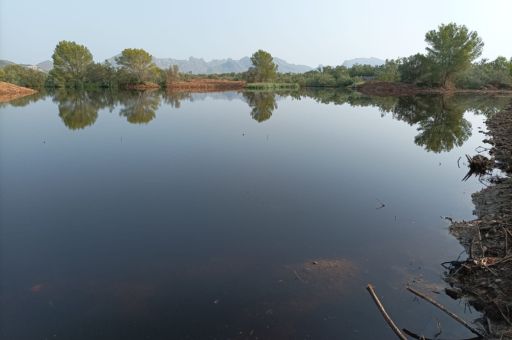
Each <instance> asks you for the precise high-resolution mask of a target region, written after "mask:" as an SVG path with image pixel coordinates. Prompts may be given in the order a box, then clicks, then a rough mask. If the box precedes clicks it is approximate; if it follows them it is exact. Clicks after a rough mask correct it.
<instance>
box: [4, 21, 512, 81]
mask: <svg viewBox="0 0 512 340" xmlns="http://www.w3.org/2000/svg"><path fill="white" fill-rule="evenodd" d="M425 42H426V43H427V47H426V52H425V53H423V54H422V53H418V54H415V55H412V56H409V57H405V58H397V59H392V60H386V62H385V63H384V64H383V65H380V66H371V65H354V66H352V67H350V68H347V67H345V66H334V67H333V66H325V67H319V68H317V69H316V70H313V71H309V72H305V73H301V74H291V73H278V67H277V65H276V64H275V63H274V61H273V57H272V55H271V54H270V53H268V52H266V51H263V50H258V51H257V52H255V53H254V54H253V55H252V57H251V61H252V64H253V66H252V67H251V68H249V70H248V71H246V72H241V73H228V74H215V75H192V74H187V73H182V72H180V71H179V69H178V67H177V66H176V65H172V66H170V67H169V68H168V69H165V70H164V69H160V68H158V67H157V66H156V65H155V64H154V63H153V58H152V56H151V54H149V53H148V52H146V51H145V50H143V49H137V48H127V49H125V50H123V51H122V53H121V55H120V56H118V57H116V58H115V63H114V64H112V63H110V62H108V61H105V62H102V63H96V62H94V60H93V56H92V54H91V52H90V51H89V49H88V48H87V47H86V46H83V45H80V44H78V43H76V42H73V41H61V42H59V43H58V44H57V46H56V47H55V50H54V53H53V55H52V59H53V65H54V66H53V69H52V70H51V71H50V72H49V73H48V74H46V73H44V72H40V71H37V70H32V69H28V68H25V67H23V66H20V65H8V66H5V67H4V68H1V69H0V80H2V81H6V82H10V83H14V84H18V85H21V86H26V87H33V88H38V87H68V88H89V87H103V88H117V87H125V86H127V85H129V84H144V83H155V84H158V85H160V86H166V84H169V83H170V82H174V81H179V80H190V79H192V78H216V79H228V80H245V81H247V82H249V83H271V84H276V83H283V84H298V85H299V86H301V87H349V86H353V85H355V84H358V83H360V82H363V81H366V80H381V81H388V82H403V83H409V84H414V85H416V86H424V87H444V88H454V87H457V88H462V89H486V88H498V89H512V58H510V59H507V58H505V57H498V58H496V59H495V60H492V61H489V60H486V59H483V60H480V61H478V62H475V60H477V59H478V58H479V57H480V56H481V54H482V49H483V46H484V43H483V41H482V39H481V38H480V37H479V36H478V34H477V32H474V31H470V30H469V29H468V28H467V27H466V26H464V25H457V24H454V23H450V24H447V25H444V24H443V25H440V26H439V27H438V28H437V29H436V30H431V31H429V32H427V33H426V35H425Z"/></svg>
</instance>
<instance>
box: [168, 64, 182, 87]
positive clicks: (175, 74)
mask: <svg viewBox="0 0 512 340" xmlns="http://www.w3.org/2000/svg"><path fill="white" fill-rule="evenodd" d="M179 79H180V69H179V68H178V65H171V66H169V68H168V69H167V70H165V82H166V84H171V83H173V82H175V81H178V80H179Z"/></svg>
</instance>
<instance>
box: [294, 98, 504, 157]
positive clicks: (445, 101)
mask: <svg viewBox="0 0 512 340" xmlns="http://www.w3.org/2000/svg"><path fill="white" fill-rule="evenodd" d="M303 93H304V95H305V96H307V97H312V98H314V99H315V100H317V101H318V102H321V103H334V104H337V105H342V104H350V105H351V106H374V107H378V108H379V109H380V111H381V113H382V115H383V116H384V115H386V114H387V113H391V114H392V116H393V118H394V119H398V120H401V121H405V122H407V123H408V124H409V125H416V126H417V127H418V131H419V134H418V135H417V136H416V137H415V138H414V142H415V143H416V144H417V145H419V146H423V147H424V148H425V149H426V150H427V151H431V152H436V153H439V152H445V151H450V150H451V149H453V148H454V147H456V146H461V145H462V144H464V142H465V141H466V140H468V138H469V137H470V136H471V123H470V122H469V121H467V120H466V119H465V118H464V113H465V112H466V111H473V112H474V113H475V114H484V115H486V116H490V115H492V114H494V113H496V112H498V111H501V110H503V109H504V108H505V107H506V106H507V105H508V104H509V103H510V97H490V96H475V95H471V96H468V95H455V96H439V95H437V96H436V95H430V96H427V95H423V96H414V97H412V96H408V97H376V96H375V97H374V96H366V95H362V94H360V93H357V92H350V91H336V90H329V89H319V90H315V89H313V90H307V91H305V92H303Z"/></svg>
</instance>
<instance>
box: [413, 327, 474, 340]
mask: <svg viewBox="0 0 512 340" xmlns="http://www.w3.org/2000/svg"><path fill="white" fill-rule="evenodd" d="M403 331H404V333H405V334H407V335H408V336H410V337H411V338H414V339H418V340H441V338H437V337H434V338H427V337H426V336H423V335H418V334H416V333H414V332H412V331H410V330H408V329H406V328H404V329H403ZM478 339H482V337H479V336H477V337H476V338H467V339H460V340H478Z"/></svg>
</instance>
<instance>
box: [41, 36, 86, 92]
mask: <svg viewBox="0 0 512 340" xmlns="http://www.w3.org/2000/svg"><path fill="white" fill-rule="evenodd" d="M52 59H53V69H52V70H51V71H50V77H51V78H52V82H53V83H54V84H58V85H60V86H70V87H80V86H82V85H83V83H84V81H85V75H86V71H87V68H88V67H89V65H91V64H92V63H93V60H92V54H91V52H89V49H88V48H87V47H85V46H83V45H79V44H77V43H75V42H74V41H65V40H63V41H61V42H59V43H58V44H57V46H56V47H55V51H54V52H53V56H52Z"/></svg>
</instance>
